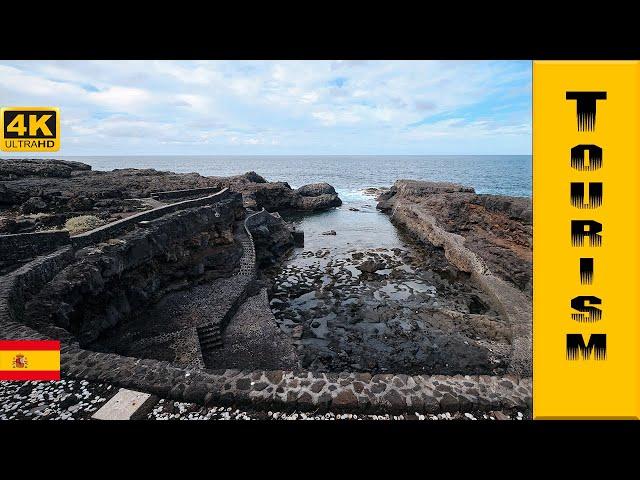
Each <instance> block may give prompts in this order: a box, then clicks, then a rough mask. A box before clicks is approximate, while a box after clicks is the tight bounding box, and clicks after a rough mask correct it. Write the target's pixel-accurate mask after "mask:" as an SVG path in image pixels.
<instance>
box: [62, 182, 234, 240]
mask: <svg viewBox="0 0 640 480" xmlns="http://www.w3.org/2000/svg"><path fill="white" fill-rule="evenodd" d="M233 195H234V194H233V193H232V192H230V191H229V190H228V189H226V188H225V189H223V190H221V191H219V192H218V193H215V194H213V195H209V196H207V197H202V198H196V199H194V200H184V201H182V202H176V203H172V204H170V205H164V206H162V207H157V208H153V209H151V210H147V211H144V212H140V213H137V214H135V215H132V216H130V217H127V218H123V219H122V220H118V221H116V222H112V223H109V224H107V225H104V226H102V227H98V228H95V229H93V230H90V231H88V232H85V233H81V234H79V235H74V236H73V237H71V242H72V243H73V246H74V248H82V247H85V246H87V245H91V244H94V243H99V242H104V241H105V240H108V239H110V238H113V237H115V236H117V235H119V234H121V233H122V232H125V231H126V230H128V229H130V228H132V227H134V226H136V225H137V224H138V223H139V222H143V221H150V220H154V219H156V218H160V217H162V216H164V215H167V214H169V213H173V212H177V211H180V210H185V209H187V208H193V207H200V206H203V205H212V204H215V203H218V202H220V201H222V200H225V199H227V198H230V197H232V196H233Z"/></svg>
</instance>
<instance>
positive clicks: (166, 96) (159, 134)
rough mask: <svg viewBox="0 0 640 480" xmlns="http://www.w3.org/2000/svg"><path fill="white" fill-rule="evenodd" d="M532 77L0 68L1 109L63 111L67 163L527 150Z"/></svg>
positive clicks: (339, 68)
mask: <svg viewBox="0 0 640 480" xmlns="http://www.w3.org/2000/svg"><path fill="white" fill-rule="evenodd" d="M530 76H531V66H530V64H529V63H528V62H475V61H474V62H471V61H451V62H446V61H195V62H194V61H15V62H0V102H1V103H2V104H3V105H54V106H59V107H60V108H61V110H62V115H61V117H62V122H63V133H64V135H65V137H66V138H63V142H62V144H63V153H65V154H73V153H76V152H79V151H81V152H82V153H87V151H88V150H89V149H93V150H92V151H93V152H94V153H95V154H108V153H127V148H129V147H130V146H132V145H134V144H135V148H136V149H146V150H145V151H147V152H148V153H155V152H159V153H180V152H181V150H179V149H177V147H176V150H168V149H167V148H165V147H162V145H166V144H167V142H169V143H171V142H174V143H175V144H176V145H181V146H182V147H181V148H186V147H185V146H188V148H189V149H190V150H189V152H190V153H193V152H198V153H211V154H214V153H219V152H221V153H225V152H227V151H233V152H237V153H248V154H249V153H278V152H284V153H319V154H320V153H325V152H332V153H335V149H341V152H344V153H371V154H375V153H378V150H384V151H385V152H389V150H390V149H392V150H393V151H394V152H397V153H416V152H417V153H440V152H432V151H431V150H433V149H434V148H436V146H437V148H438V149H440V150H443V151H448V152H449V153H459V152H458V150H457V149H459V148H460V146H461V145H463V146H464V148H465V149H473V145H471V143H472V142H473V141H474V140H477V145H478V146H479V147H478V148H482V149H490V148H492V145H493V148H494V150H495V152H496V153H499V152H502V153H528V150H529V148H530V147H529V145H530V141H529V137H530V109H531V105H530V103H531V98H530V89H531V78H530ZM504 137H509V142H507V143H505V142H503V141H502V139H503V138H504ZM114 139H115V140H117V141H112V140H114ZM434 139H438V142H440V143H437V144H436V143H434V142H433V140H434ZM461 139H464V140H465V142H460V140H461ZM65 140H69V141H68V142H66V141H65ZM172 144H173V143H172ZM65 145H67V146H68V147H69V150H68V151H67V150H66V149H65ZM505 145H508V148H510V149H513V148H515V149H516V150H517V151H508V152H505V151H504V149H505V148H507V147H505ZM239 148H244V150H238V149H239ZM229 149H231V150H229ZM365 150H366V151H365ZM136 151H137V150H136ZM467 153H474V152H473V151H470V152H467ZM487 153H491V152H487Z"/></svg>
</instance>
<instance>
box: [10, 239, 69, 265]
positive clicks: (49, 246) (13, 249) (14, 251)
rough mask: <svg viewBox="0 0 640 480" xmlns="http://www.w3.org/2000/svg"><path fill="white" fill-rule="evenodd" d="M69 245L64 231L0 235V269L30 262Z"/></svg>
mask: <svg viewBox="0 0 640 480" xmlns="http://www.w3.org/2000/svg"><path fill="white" fill-rule="evenodd" d="M69 243H70V239H69V232H67V231H66V230H55V231H45V232H32V233H16V234H10V235H0V269H1V268H3V267H7V266H11V265H15V264H16V263H19V262H24V261H29V260H32V259H34V258H35V257H37V256H39V255H44V254H46V253H49V252H52V251H54V250H56V249H58V248H60V247H61V246H63V245H68V244H69Z"/></svg>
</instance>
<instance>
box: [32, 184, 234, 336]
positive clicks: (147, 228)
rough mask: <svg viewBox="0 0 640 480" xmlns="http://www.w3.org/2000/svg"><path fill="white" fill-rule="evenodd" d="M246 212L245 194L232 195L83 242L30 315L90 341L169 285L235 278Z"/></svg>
mask: <svg viewBox="0 0 640 480" xmlns="http://www.w3.org/2000/svg"><path fill="white" fill-rule="evenodd" d="M243 215H244V212H243V210H242V199H241V196H240V195H239V194H229V196H228V197H227V199H226V200H222V201H218V202H217V203H216V204H215V205H205V206H202V207H195V208H190V209H188V210H184V211H181V212H176V213H171V214H169V215H165V216H163V217H161V218H158V219H155V220H147V221H146V223H144V224H143V226H142V227H141V228H137V229H135V230H133V231H130V232H127V233H125V234H123V235H120V236H119V237H118V238H111V239H110V240H109V241H108V242H104V243H100V244H97V245H95V246H89V247H85V248H81V249H79V250H77V251H76V252H75V256H74V261H73V263H71V264H70V265H69V266H67V267H65V268H64V269H63V270H62V271H60V272H59V274H58V275H56V276H55V277H54V278H53V279H52V280H51V281H50V282H49V285H48V288H47V289H45V290H43V291H41V292H38V293H37V295H36V296H35V297H34V298H33V300H32V301H30V302H29V303H28V304H27V306H26V309H27V315H26V321H27V322H28V323H30V324H31V325H34V326H36V327H38V329H39V330H43V331H44V330H46V329H47V328H49V326H54V327H59V328H62V329H64V330H66V331H68V332H70V333H72V334H73V335H74V336H76V337H77V338H78V339H79V341H80V343H81V344H82V345H87V344H89V343H90V342H93V341H95V340H96V339H98V337H99V336H100V334H101V333H102V332H103V331H105V330H107V329H109V328H112V327H114V326H116V325H117V324H118V323H120V322H121V321H122V320H124V319H126V318H128V317H129V316H130V315H132V314H133V313H135V312H137V311H140V310H141V309H144V308H146V307H147V306H148V305H150V304H152V303H153V302H155V301H156V300H158V299H159V298H160V297H162V296H163V295H164V294H165V293H167V292H169V291H172V290H175V289H179V288H184V287H187V286H189V285H194V284H197V283H199V282H201V281H204V280H213V279H215V278H220V277H227V276H230V275H232V274H233V273H234V272H235V271H236V270H237V269H238V268H239V261H240V257H241V255H242V247H241V245H240V244H238V243H237V242H235V239H234V235H233V229H234V226H235V224H236V222H237V221H239V220H240V219H241V218H242V216H243Z"/></svg>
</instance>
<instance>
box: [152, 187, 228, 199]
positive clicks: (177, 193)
mask: <svg viewBox="0 0 640 480" xmlns="http://www.w3.org/2000/svg"><path fill="white" fill-rule="evenodd" d="M221 190H222V189H221V188H220V187H203V188H187V189H184V190H167V191H164V192H153V193H152V194H151V197H152V198H155V199H158V200H173V199H175V198H184V197H191V196H195V195H210V194H212V193H218V192H220V191H221Z"/></svg>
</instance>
